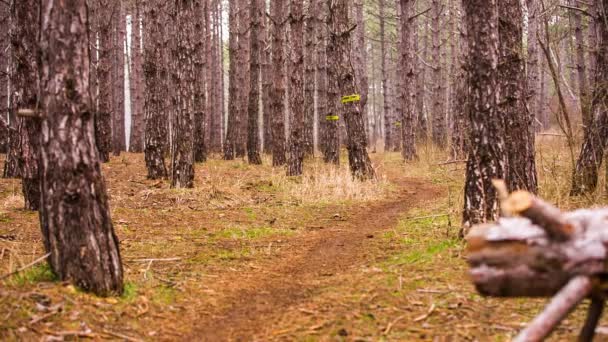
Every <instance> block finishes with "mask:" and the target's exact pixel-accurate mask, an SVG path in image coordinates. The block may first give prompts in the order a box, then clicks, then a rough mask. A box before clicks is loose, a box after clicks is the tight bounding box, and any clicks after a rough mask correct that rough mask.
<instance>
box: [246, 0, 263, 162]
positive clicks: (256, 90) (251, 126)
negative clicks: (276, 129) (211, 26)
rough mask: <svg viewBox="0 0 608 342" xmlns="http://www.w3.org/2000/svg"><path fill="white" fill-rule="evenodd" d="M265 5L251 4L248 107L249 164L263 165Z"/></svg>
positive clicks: (253, 2)
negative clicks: (262, 87) (262, 118)
mask: <svg viewBox="0 0 608 342" xmlns="http://www.w3.org/2000/svg"><path fill="white" fill-rule="evenodd" d="M263 5H264V4H263V3H262V1H261V0H252V1H251V3H250V4H249V17H250V19H251V27H250V32H249V42H250V47H249V53H250V54H249V97H248V101H249V102H248V105H247V114H248V125H247V159H248V160H249V164H254V165H261V164H262V157H260V150H261V142H260V130H259V120H260V119H259V118H260V48H261V45H262V41H263V33H264V32H263V31H262V30H261V29H260V26H261V21H262V17H263V14H264V8H265V6H263Z"/></svg>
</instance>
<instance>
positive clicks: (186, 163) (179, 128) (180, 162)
mask: <svg viewBox="0 0 608 342" xmlns="http://www.w3.org/2000/svg"><path fill="white" fill-rule="evenodd" d="M173 10H174V11H175V13H174V14H173V15H174V20H175V24H176V31H175V33H176V35H175V45H174V51H172V53H173V59H174V60H175V61H176V63H175V64H174V65H173V66H174V69H173V70H172V77H171V78H172V80H173V86H174V89H175V95H176V99H175V100H173V103H175V104H176V108H175V116H174V118H173V120H174V121H173V132H172V133H173V146H172V150H171V165H172V167H171V186H172V187H174V188H192V187H194V137H193V133H194V130H193V125H192V123H193V118H194V89H193V87H192V84H194V82H195V76H194V38H195V35H194V21H195V17H198V16H199V13H196V10H195V6H194V0H184V1H177V2H176V3H175V7H174V8H173Z"/></svg>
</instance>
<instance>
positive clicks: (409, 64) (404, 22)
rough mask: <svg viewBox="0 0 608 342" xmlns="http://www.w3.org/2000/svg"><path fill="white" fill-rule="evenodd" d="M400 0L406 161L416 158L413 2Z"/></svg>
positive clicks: (402, 122) (402, 130) (404, 151)
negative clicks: (412, 43)
mask: <svg viewBox="0 0 608 342" xmlns="http://www.w3.org/2000/svg"><path fill="white" fill-rule="evenodd" d="M400 1H401V13H400V23H399V24H400V25H401V46H400V49H399V50H400V53H401V58H400V62H401V63H402V65H401V70H402V72H401V97H402V99H401V101H402V105H401V106H402V111H401V135H402V141H403V147H402V149H401V155H402V156H403V159H405V160H407V161H411V160H415V159H417V158H418V155H417V154H416V120H415V112H414V103H413V101H412V99H413V93H414V89H413V86H414V84H415V71H414V69H415V63H414V54H413V52H412V48H411V40H412V37H411V35H412V20H410V17H411V16H412V9H413V8H414V4H413V2H412V1H411V0H400Z"/></svg>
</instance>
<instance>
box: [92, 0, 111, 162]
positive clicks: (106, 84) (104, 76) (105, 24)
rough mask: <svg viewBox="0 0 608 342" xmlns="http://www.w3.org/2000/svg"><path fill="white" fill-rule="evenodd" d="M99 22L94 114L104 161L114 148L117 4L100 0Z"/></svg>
mask: <svg viewBox="0 0 608 342" xmlns="http://www.w3.org/2000/svg"><path fill="white" fill-rule="evenodd" d="M96 5H97V6H96V7H97V17H96V18H94V19H95V20H96V22H97V24H96V26H97V27H96V31H97V33H98V38H99V52H98V63H97V83H98V85H99V86H98V87H99V88H98V89H99V90H98V91H99V93H98V97H97V111H96V113H95V142H96V145H97V152H99V158H100V160H101V162H103V163H107V162H109V161H110V151H111V150H112V120H113V119H112V118H113V117H114V114H113V113H114V108H113V89H114V85H113V83H112V79H113V74H112V65H113V62H114V59H113V53H112V51H113V49H114V42H113V35H112V25H113V23H112V21H111V20H110V19H109V18H112V13H113V12H114V11H115V10H116V8H117V7H116V6H115V5H112V4H110V2H109V0H98V1H97V4H96Z"/></svg>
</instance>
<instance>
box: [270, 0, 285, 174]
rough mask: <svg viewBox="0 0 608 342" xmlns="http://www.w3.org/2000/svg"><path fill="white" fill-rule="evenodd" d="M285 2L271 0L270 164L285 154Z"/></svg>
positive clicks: (282, 159)
mask: <svg viewBox="0 0 608 342" xmlns="http://www.w3.org/2000/svg"><path fill="white" fill-rule="evenodd" d="M286 20H287V2H286V1H273V2H272V21H273V23H274V24H273V29H272V37H273V38H272V39H273V40H272V75H273V85H272V104H271V113H272V114H271V116H272V166H282V165H285V163H286V162H287V160H286V156H285V93H286V87H287V85H286V82H285V78H286V72H285V21H286Z"/></svg>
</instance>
